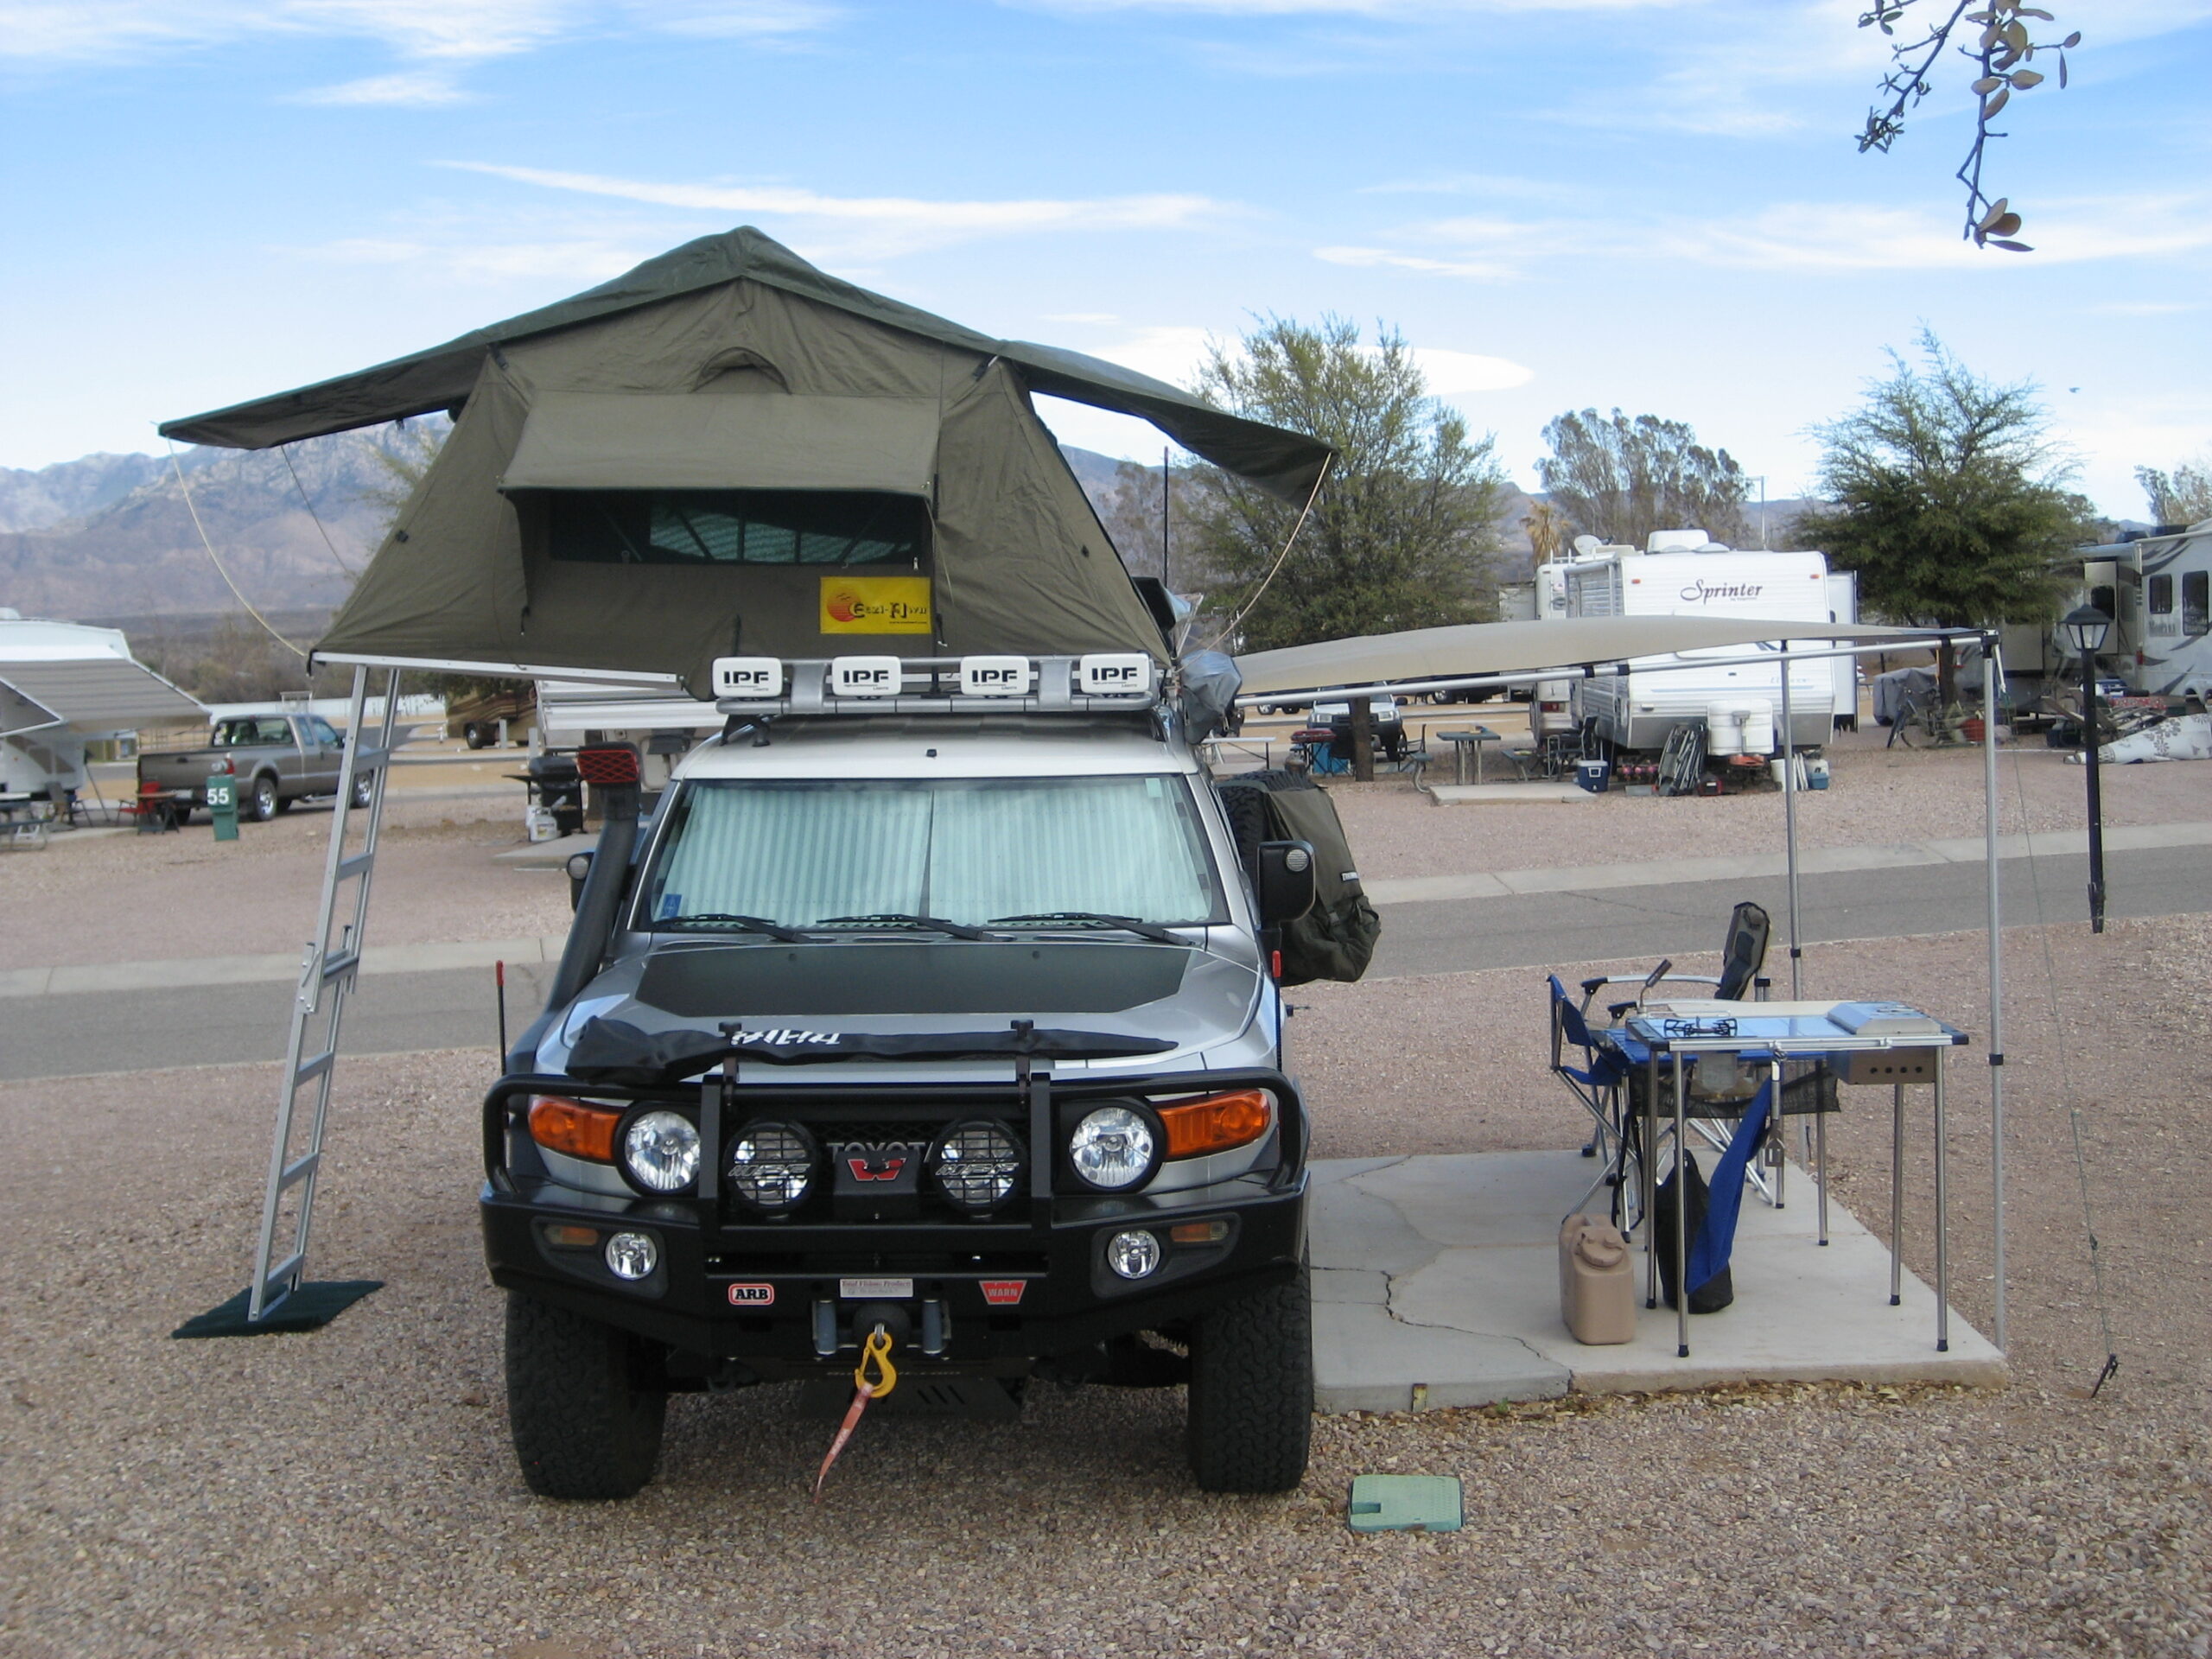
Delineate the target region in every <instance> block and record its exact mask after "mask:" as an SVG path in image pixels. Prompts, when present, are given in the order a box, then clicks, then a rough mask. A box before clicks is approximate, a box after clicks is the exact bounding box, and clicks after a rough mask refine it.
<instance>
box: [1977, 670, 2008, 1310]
mask: <svg viewBox="0 0 2212 1659" xmlns="http://www.w3.org/2000/svg"><path fill="white" fill-rule="evenodd" d="M1981 793H1982V826H1983V827H1982V844H1983V849H1984V860H1985V862H1986V865H1987V867H1988V874H1987V878H1986V880H1987V886H1988V889H1989V1179H1990V1186H1991V1203H1992V1218H1991V1221H1990V1230H1991V1233H1992V1236H1993V1241H1994V1243H1993V1255H1994V1260H1993V1262H1992V1263H1991V1268H1992V1270H1993V1274H1994V1275H1995V1285H1996V1290H1995V1308H1994V1311H1993V1315H1992V1318H1991V1323H1990V1329H1991V1332H1992V1333H1993V1337H1994V1339H1995V1341H1996V1344H1997V1351H1998V1352H1999V1353H2000V1354H2001V1353H2003V1352H2004V1351H2005V959H2004V944H2005V934H2004V926H2003V918H2002V916H2001V914H2000V912H1999V896H1998V890H1997V880H1998V868H1999V867H1998V862H1997V642H1996V640H1995V639H1994V638H1993V637H1992V636H1990V635H1987V634H1985V635H1983V636H1982V642H1981Z"/></svg>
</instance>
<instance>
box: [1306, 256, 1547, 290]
mask: <svg viewBox="0 0 2212 1659" xmlns="http://www.w3.org/2000/svg"><path fill="white" fill-rule="evenodd" d="M1313 257H1315V258H1316V259H1325V260H1326V261H1328V263H1329V264H1332V265H1370V266H1371V265H1392V266H1395V267H1397V268H1398V269H1399V270H1418V271H1421V272H1422V273H1423V274H1425V275H1428V276H1434V277H1477V278H1479V279H1482V280H1484V281H1488V282H1497V281H1502V280H1503V279H1505V278H1507V277H1511V276H1513V275H1514V274H1515V271H1514V269H1513V267H1512V266H1510V265H1504V264H1497V263H1494V262H1492V261H1490V260H1484V259H1432V258H1430V257H1427V255H1424V254H1418V253H1393V252H1392V251H1390V250H1389V249H1388V248H1347V247H1329V248H1316V249H1314V250H1313Z"/></svg>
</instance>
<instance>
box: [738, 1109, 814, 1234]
mask: <svg viewBox="0 0 2212 1659" xmlns="http://www.w3.org/2000/svg"><path fill="white" fill-rule="evenodd" d="M817 1155H818V1154H817V1153H816V1151H815V1146H814V1137H813V1136H812V1135H809V1134H808V1133H807V1132H806V1131H805V1130H804V1129H803V1128H799V1126H798V1124H796V1123H769V1122H760V1123H748V1124H747V1125H746V1126H745V1127H744V1128H741V1129H740V1130H739V1131H738V1132H737V1137H736V1139H735V1140H734V1141H731V1142H730V1148H729V1190H730V1191H731V1192H734V1193H735V1194H736V1195H737V1196H738V1197H739V1198H742V1199H743V1200H744V1201H745V1202H746V1203H747V1204H749V1205H752V1206H753V1208H754V1209H755V1210H763V1211H767V1212H768V1213H769V1214H771V1215H775V1214H778V1213H779V1212H781V1211H785V1210H792V1209H796V1208H797V1207H798V1205H800V1204H801V1203H803V1202H804V1200H805V1198H806V1195H807V1193H808V1192H810V1191H812V1189H813V1186H814V1173H815V1170H816V1168H817Z"/></svg>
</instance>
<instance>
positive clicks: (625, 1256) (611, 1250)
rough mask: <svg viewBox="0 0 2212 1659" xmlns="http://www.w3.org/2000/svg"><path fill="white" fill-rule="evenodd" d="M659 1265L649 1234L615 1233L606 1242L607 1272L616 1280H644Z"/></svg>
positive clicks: (658, 1248) (658, 1252)
mask: <svg viewBox="0 0 2212 1659" xmlns="http://www.w3.org/2000/svg"><path fill="white" fill-rule="evenodd" d="M659 1265H660V1246H659V1245H658V1244H656V1243H653V1236H652V1234H651V1233H617V1234H615V1235H614V1236H613V1237H612V1238H610V1239H608V1240H607V1271H608V1272H609V1273H611V1274H613V1275H614V1276H615V1277H616V1278H617V1279H645V1278H648V1277H650V1276H651V1275H652V1270H653V1269H654V1268H657V1267H658V1266H659Z"/></svg>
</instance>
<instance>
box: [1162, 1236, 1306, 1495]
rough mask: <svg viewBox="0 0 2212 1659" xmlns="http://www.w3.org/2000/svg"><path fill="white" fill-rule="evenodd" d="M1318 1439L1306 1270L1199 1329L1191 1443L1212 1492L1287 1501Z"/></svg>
mask: <svg viewBox="0 0 2212 1659" xmlns="http://www.w3.org/2000/svg"><path fill="white" fill-rule="evenodd" d="M1312 1438H1313V1290H1312V1287H1311V1284H1310V1282H1309V1280H1308V1277H1307V1273H1306V1268H1303V1267H1301V1268H1299V1270H1298V1276H1297V1278H1295V1279H1294V1280H1292V1281H1290V1282H1289V1283H1288V1284H1285V1285H1271V1286H1269V1287H1268V1288H1267V1289H1265V1290H1261V1291H1255V1292H1254V1293H1253V1294H1250V1295H1249V1296H1243V1297H1240V1298H1238V1299H1237V1300H1236V1301H1233V1302H1228V1303H1224V1305H1223V1306H1219V1307H1217V1308H1214V1309H1213V1310H1211V1312H1209V1313H1203V1314H1201V1315H1199V1317H1198V1319H1196V1320H1195V1321H1193V1322H1192V1331H1191V1385H1190V1406H1189V1417H1188V1420H1187V1440H1188V1446H1189V1451H1190V1457H1191V1472H1192V1474H1193V1475H1194V1476H1196V1477H1197V1478H1198V1485H1199V1488H1200V1489H1201V1490H1202V1491H1209V1492H1287V1491H1291V1490H1292V1489H1293V1488H1294V1487H1295V1486H1296V1485H1297V1484H1298V1483H1299V1482H1300V1480H1302V1479H1304V1478H1306V1452H1307V1450H1308V1447H1309V1446H1310V1444H1311V1441H1312Z"/></svg>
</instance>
